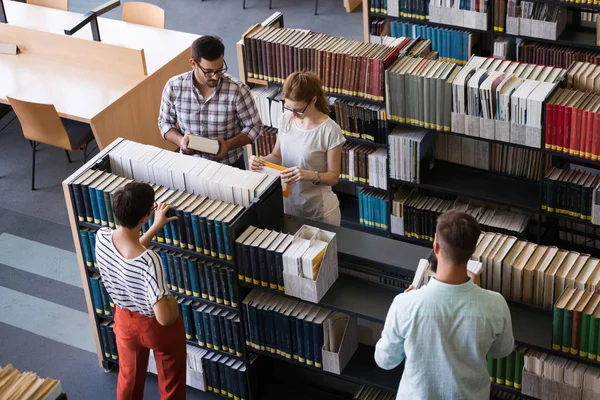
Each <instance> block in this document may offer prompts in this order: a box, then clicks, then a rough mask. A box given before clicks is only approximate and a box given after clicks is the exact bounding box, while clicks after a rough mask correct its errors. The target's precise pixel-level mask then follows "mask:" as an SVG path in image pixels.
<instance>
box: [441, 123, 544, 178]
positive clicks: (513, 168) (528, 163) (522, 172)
mask: <svg viewBox="0 0 600 400" xmlns="http://www.w3.org/2000/svg"><path fill="white" fill-rule="evenodd" d="M435 159H436V160H440V161H448V162H451V163H454V164H460V165H465V166H467V167H472V168H478V169H484V170H486V171H493V172H498V173H501V174H505V175H510V176H515V177H518V178H525V179H531V180H539V179H540V176H541V173H540V165H541V162H542V155H541V153H540V152H539V151H535V150H529V149H526V148H520V147H514V146H510V145H503V144H499V143H489V142H486V141H483V140H478V139H472V138H468V137H461V136H457V135H447V134H444V133H440V132H437V133H436V135H435ZM550 161H551V160H550V159H549V158H546V159H545V165H544V171H548V170H549V168H550Z"/></svg>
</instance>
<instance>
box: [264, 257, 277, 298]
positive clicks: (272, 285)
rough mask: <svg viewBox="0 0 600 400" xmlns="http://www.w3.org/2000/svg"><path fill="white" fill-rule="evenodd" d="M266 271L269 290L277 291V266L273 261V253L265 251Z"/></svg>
mask: <svg viewBox="0 0 600 400" xmlns="http://www.w3.org/2000/svg"><path fill="white" fill-rule="evenodd" d="M266 253H267V254H266V255H267V270H268V272H269V274H268V275H269V277H268V283H269V289H273V290H277V264H276V261H275V251H267V252H266Z"/></svg>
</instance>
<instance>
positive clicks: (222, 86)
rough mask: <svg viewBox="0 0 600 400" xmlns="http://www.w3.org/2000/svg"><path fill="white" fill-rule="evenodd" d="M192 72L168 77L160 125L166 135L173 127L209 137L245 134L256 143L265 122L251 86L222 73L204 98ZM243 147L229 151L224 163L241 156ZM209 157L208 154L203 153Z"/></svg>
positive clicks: (184, 131) (159, 117) (159, 119)
mask: <svg viewBox="0 0 600 400" xmlns="http://www.w3.org/2000/svg"><path fill="white" fill-rule="evenodd" d="M192 74H193V72H192V71H190V72H186V73H183V74H181V75H177V76H174V77H173V78H171V79H169V81H168V82H167V84H166V85H165V88H164V90H163V95H162V102H161V105H160V114H159V116H158V127H159V129H160V133H161V135H162V136H163V138H164V137H165V134H166V133H167V132H168V131H170V130H171V129H177V130H178V131H179V132H181V133H182V134H183V133H186V132H191V133H193V134H194V135H199V136H204V137H207V138H210V139H215V138H217V137H220V138H222V139H224V140H228V139H231V138H233V137H235V136H237V135H239V134H244V135H246V136H248V137H249V138H250V140H251V141H252V142H254V141H255V140H256V139H257V138H258V136H259V135H260V134H261V132H262V122H261V120H260V116H259V115H258V111H257V109H256V104H254V99H253V97H252V94H251V93H250V89H248V87H247V86H246V85H244V84H243V83H241V82H240V81H238V80H236V79H234V78H232V77H231V76H229V75H223V77H222V78H221V79H220V81H219V85H218V86H217V87H216V88H215V90H214V91H213V93H212V94H211V95H210V96H209V97H208V99H206V101H204V98H203V97H202V95H201V94H200V91H199V90H198V88H196V87H195V86H194V81H193V79H192ZM242 154H243V149H242V148H237V149H234V150H231V151H230V152H229V153H227V156H226V157H225V159H223V160H222V161H221V162H223V163H225V164H233V163H235V162H236V161H237V160H238V159H239V158H240V157H242ZM201 156H202V157H204V158H210V155H208V154H202V155H201Z"/></svg>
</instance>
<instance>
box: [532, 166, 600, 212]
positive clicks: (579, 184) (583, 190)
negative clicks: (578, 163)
mask: <svg viewBox="0 0 600 400" xmlns="http://www.w3.org/2000/svg"><path fill="white" fill-rule="evenodd" d="M599 184H600V175H597V174H594V173H591V172H586V171H581V170H576V169H560V168H556V167H552V168H551V169H550V171H548V173H547V174H546V176H545V177H544V197H543V200H542V210H545V211H547V212H549V213H556V214H563V215H568V216H570V217H573V218H579V219H581V220H582V221H592V215H593V214H594V213H593V210H594V209H595V208H596V206H595V203H594V200H595V196H596V195H595V193H596V192H597V190H598V186H599Z"/></svg>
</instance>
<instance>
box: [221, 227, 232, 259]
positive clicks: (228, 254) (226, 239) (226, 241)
mask: <svg viewBox="0 0 600 400" xmlns="http://www.w3.org/2000/svg"><path fill="white" fill-rule="evenodd" d="M221 229H222V231H223V245H224V247H225V259H226V260H227V261H231V260H233V252H232V251H231V233H230V230H229V222H221Z"/></svg>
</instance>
